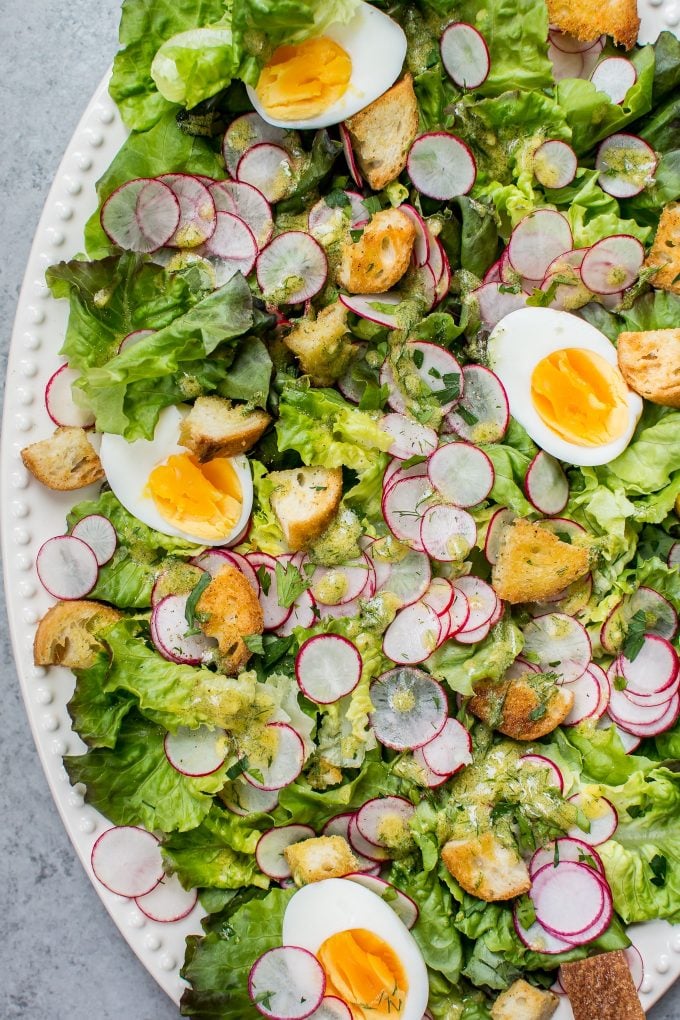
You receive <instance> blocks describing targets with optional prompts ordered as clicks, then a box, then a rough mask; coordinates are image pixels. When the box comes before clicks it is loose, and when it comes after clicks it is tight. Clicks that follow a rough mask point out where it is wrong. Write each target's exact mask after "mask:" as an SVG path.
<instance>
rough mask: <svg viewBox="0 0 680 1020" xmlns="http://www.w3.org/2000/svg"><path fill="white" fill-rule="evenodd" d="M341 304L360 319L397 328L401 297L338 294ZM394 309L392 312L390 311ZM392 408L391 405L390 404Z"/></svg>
mask: <svg viewBox="0 0 680 1020" xmlns="http://www.w3.org/2000/svg"><path fill="white" fill-rule="evenodd" d="M339 298H340V301H341V303H342V304H343V305H344V306H345V308H348V309H349V310H350V312H354V314H355V315H358V316H359V318H361V319H368V321H369V322H375V323H376V325H378V326H386V327H387V328H388V329H398V328H399V317H398V315H397V309H398V307H399V305H400V304H401V295H400V294H394V293H392V292H386V293H384V294H340V295H339ZM392 309H394V311H392ZM390 406H391V407H394V405H393V404H390ZM405 407H406V405H405V404H404V405H402V406H401V407H395V408H394V410H395V411H404V410H405Z"/></svg>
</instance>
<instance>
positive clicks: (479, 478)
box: [427, 442, 495, 507]
mask: <svg viewBox="0 0 680 1020" xmlns="http://www.w3.org/2000/svg"><path fill="white" fill-rule="evenodd" d="M427 473H428V475H429V478H430V482H431V483H432V485H433V486H434V487H435V489H436V490H437V492H439V494H440V495H441V496H442V497H443V498H444V499H445V500H446V501H447V502H449V503H453V504H454V505H455V506H460V507H469V506H477V505H478V504H479V503H481V502H482V501H483V500H485V499H486V497H487V496H488V495H489V493H490V492H491V490H492V488H493V484H494V479H495V472H494V467H493V464H492V463H491V461H490V460H489V458H488V457H487V455H486V454H485V453H484V451H483V450H480V449H478V447H476V446H473V445H472V444H471V443H465V442H460V443H446V445H444V446H440V447H439V449H438V450H436V451H435V452H434V453H433V454H432V456H431V457H430V459H429V461H428V465H427Z"/></svg>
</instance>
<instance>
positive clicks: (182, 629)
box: [151, 595, 216, 666]
mask: <svg viewBox="0 0 680 1020" xmlns="http://www.w3.org/2000/svg"><path fill="white" fill-rule="evenodd" d="M188 598H189V596H188V595H166V596H165V598H163V599H161V600H160V602H157V603H156V605H155V606H154V607H153V609H152V611H151V640H152V641H153V643H154V645H155V646H156V649H157V650H158V651H159V652H160V654H161V655H162V656H163V658H164V659H167V660H168V661H169V662H181V663H185V664H186V665H189V666H198V665H199V664H200V663H201V662H206V661H207V660H208V659H209V658H210V655H211V653H212V650H213V648H214V647H215V646H216V642H215V639H214V638H209V637H206V636H205V634H191V633H189V630H190V628H189V624H188V623H187V618H186V608H187V601H188Z"/></svg>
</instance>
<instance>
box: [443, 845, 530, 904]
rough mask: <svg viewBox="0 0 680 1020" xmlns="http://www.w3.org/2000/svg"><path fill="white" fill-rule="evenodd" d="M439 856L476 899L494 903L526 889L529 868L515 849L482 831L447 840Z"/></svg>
mask: <svg viewBox="0 0 680 1020" xmlns="http://www.w3.org/2000/svg"><path fill="white" fill-rule="evenodd" d="M442 860H443V861H444V864H445V865H446V867H447V868H448V870H449V871H450V872H451V874H452V875H453V877H454V878H455V880H456V881H457V882H458V884H459V885H461V886H462V887H463V889H465V891H466V892H468V893H470V895H471V896H476V897H477V899H479V900H486V901H487V902H488V903H494V902H496V900H512V899H514V898H515V896H521V895H522V894H523V893H525V892H528V891H529V888H530V886H531V879H530V878H529V871H528V869H527V866H526V864H525V863H524V861H523V860H522V858H521V857H520V855H519V854H518V853H517V851H516V850H513V849H508V848H507V847H505V846H503V844H502V843H501V842H500V840H498V839H497V838H496V836H494V834H493V832H485V833H483V834H482V835H481V836H475V837H474V838H473V839H459V840H454V839H452V840H449V842H448V843H446V844H445V845H444V846H443V847H442Z"/></svg>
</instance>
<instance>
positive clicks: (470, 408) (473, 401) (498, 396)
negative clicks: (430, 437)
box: [446, 365, 510, 443]
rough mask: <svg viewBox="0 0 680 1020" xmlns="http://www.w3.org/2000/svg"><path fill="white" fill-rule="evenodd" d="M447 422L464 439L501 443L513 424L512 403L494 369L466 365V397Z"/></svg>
mask: <svg viewBox="0 0 680 1020" xmlns="http://www.w3.org/2000/svg"><path fill="white" fill-rule="evenodd" d="M446 424H447V426H448V427H449V428H450V429H452V430H453V431H454V432H455V433H456V434H457V435H459V436H460V437H461V439H467V440H469V441H471V442H478V443H497V442H500V440H501V439H502V438H503V436H504V435H505V433H506V430H507V427H508V425H509V424H510V404H509V403H508V396H507V394H506V392H505V386H504V385H503V383H502V382H501V381H500V379H499V378H498V376H497V375H496V374H495V372H492V371H491V370H490V369H488V368H485V367H484V366H483V365H465V367H464V368H463V396H462V398H461V399H460V400H459V402H458V406H457V407H455V408H454V409H453V410H452V411H450V412H449V414H448V415H447V416H446Z"/></svg>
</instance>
